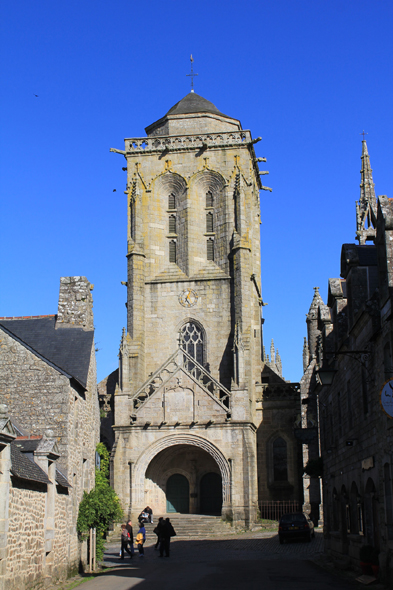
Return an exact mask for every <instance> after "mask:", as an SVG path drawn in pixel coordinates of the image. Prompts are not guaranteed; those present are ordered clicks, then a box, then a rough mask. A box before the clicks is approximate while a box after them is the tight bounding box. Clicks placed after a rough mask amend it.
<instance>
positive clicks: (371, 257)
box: [302, 141, 393, 584]
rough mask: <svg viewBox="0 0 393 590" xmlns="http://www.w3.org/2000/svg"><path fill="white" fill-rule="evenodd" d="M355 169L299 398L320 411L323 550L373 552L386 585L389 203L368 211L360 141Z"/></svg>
mask: <svg viewBox="0 0 393 590" xmlns="http://www.w3.org/2000/svg"><path fill="white" fill-rule="evenodd" d="M362 162H363V165H362V171H361V174H362V181H361V185H360V186H361V196H360V200H359V202H358V203H357V208H356V211H357V227H358V233H357V236H358V239H359V242H360V245H355V244H344V245H343V248H342V254H341V278H338V279H330V280H329V291H328V301H327V305H325V304H324V303H323V301H322V299H321V297H320V296H319V294H318V292H316V294H315V295H314V300H313V304H312V306H311V309H310V313H309V316H308V321H309V322H310V324H312V326H311V325H310V326H309V348H310V359H309V364H308V367H307V368H306V373H305V379H304V383H303V386H304V389H303V390H302V394H303V395H304V396H305V398H306V399H307V400H308V401H309V404H308V405H307V413H308V414H311V413H314V416H315V411H316V409H318V408H319V416H320V448H321V455H322V459H323V504H324V523H325V525H324V534H325V544H326V548H327V550H328V551H329V552H330V554H331V556H332V557H333V558H334V559H336V560H338V561H341V563H342V564H343V565H350V564H351V565H352V566H353V567H355V568H359V550H360V548H361V547H362V546H363V545H365V544H369V545H372V546H374V547H375V548H376V549H378V550H379V551H380V554H379V565H380V578H381V579H382V580H383V581H384V582H386V583H390V584H391V583H392V582H393V500H392V495H393V490H392V479H393V477H392V475H393V462H392V449H393V421H392V418H393V407H391V411H390V415H389V414H388V412H386V411H385V410H384V408H383V405H382V402H381V400H382V398H381V391H382V388H383V386H384V383H386V382H388V381H390V379H391V378H392V376H393V365H392V346H393V339H392V336H393V324H392V318H393V316H392V311H391V310H392V294H393V281H392V272H391V268H392V260H393V248H392V243H393V223H392V219H393V203H392V200H391V199H388V198H387V197H384V196H382V197H379V198H378V204H376V203H377V201H376V199H375V193H374V185H373V183H372V176H371V167H370V162H369V155H368V151H367V145H366V142H365V141H363V153H362ZM364 212H366V214H367V215H369V225H367V223H365V217H367V215H365V213H364ZM367 212H368V213H367ZM366 240H368V241H369V242H371V244H366V243H365V242H366ZM372 242H374V243H372ZM311 311H312V312H313V313H311ZM311 316H312V317H311ZM328 383H329V384H328ZM390 395H391V393H390V392H389V396H390ZM387 399H388V398H387ZM391 406H393V404H391ZM307 413H306V414H307ZM311 452H312V453H314V454H315V452H316V449H315V446H314V448H313V449H311Z"/></svg>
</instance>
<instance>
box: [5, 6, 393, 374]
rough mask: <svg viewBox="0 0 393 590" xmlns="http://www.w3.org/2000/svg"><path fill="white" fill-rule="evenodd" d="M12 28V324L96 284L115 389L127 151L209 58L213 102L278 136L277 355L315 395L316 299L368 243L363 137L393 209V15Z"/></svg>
mask: <svg viewBox="0 0 393 590" xmlns="http://www.w3.org/2000/svg"><path fill="white" fill-rule="evenodd" d="M0 21H1V80H2V89H1V93H0V101H1V105H0V107H1V111H0V112H1V132H0V133H1V178H0V182H1V185H0V188H1V225H0V248H1V262H2V264H1V273H0V315H6V316H20V315H40V314H51V313H56V312H57V299H58V289H59V279H60V276H69V275H85V276H86V277H87V278H88V279H89V280H90V281H91V282H92V283H94V284H95V288H94V292H93V296H94V311H95V324H96V342H97V347H98V348H99V349H100V350H99V352H98V355H97V361H98V378H99V379H102V378H103V377H104V376H105V375H107V374H108V373H109V372H111V371H112V370H113V369H115V368H116V366H117V353H118V347H119V341H120V336H121V330H122V327H123V326H124V325H125V322H126V313H125V312H126V309H125V305H124V303H125V300H126V291H125V287H123V286H122V285H121V284H120V281H122V280H123V281H124V280H126V258H125V253H126V198H125V195H124V194H123V191H124V189H125V181H126V173H125V172H123V171H122V170H121V168H122V166H124V165H125V161H124V159H123V158H122V157H121V156H118V155H115V154H111V153H109V148H110V147H116V148H119V149H122V148H123V138H124V137H138V136H142V135H144V128H145V127H146V126H147V125H148V124H150V123H152V122H153V121H155V120H156V119H158V118H159V117H161V116H162V115H163V114H164V113H165V112H166V111H167V110H168V109H169V108H170V107H171V106H172V105H173V104H175V103H176V102H177V101H178V100H180V99H181V98H183V96H185V95H186V94H187V93H188V92H189V78H187V77H186V74H187V73H188V72H189V63H190V62H189V56H190V54H191V53H192V54H193V56H194V59H195V71H196V72H198V74H199V76H198V77H197V78H196V81H195V90H196V92H197V93H198V94H201V95H202V96H204V97H205V98H207V99H208V100H210V101H212V102H213V103H214V104H215V105H216V106H217V107H218V108H219V109H220V110H221V111H222V112H223V113H226V114H228V115H231V116H233V117H236V118H239V119H240V120H241V122H242V125H243V128H245V129H251V131H252V134H253V136H254V137H257V136H259V135H261V136H262V137H263V141H262V142H260V143H259V144H258V145H257V146H256V152H257V155H258V156H265V157H267V164H266V166H263V167H265V169H267V170H269V171H270V175H269V176H265V177H264V183H265V184H267V185H268V186H271V187H272V188H273V193H268V192H262V193H261V209H262V221H263V223H262V226H261V247H262V288H263V297H264V299H265V301H267V302H268V304H269V305H268V306H267V307H265V308H264V315H265V319H266V321H265V345H266V347H267V349H268V348H269V346H270V340H271V338H274V341H275V343H276V346H277V347H278V349H279V351H280V354H281V357H282V361H283V372H284V376H285V377H286V378H287V379H291V380H293V381H298V380H299V379H300V378H301V375H302V345H303V337H304V336H305V334H306V324H305V314H306V313H307V311H308V308H309V306H310V303H311V299H312V296H313V287H314V286H319V287H320V288H321V295H322V297H323V299H324V300H325V301H326V294H327V281H328V278H329V277H336V276H339V273H340V251H341V244H342V243H345V242H347V243H348V242H349V243H351V242H353V241H354V237H355V201H356V200H357V199H358V197H359V182H360V174H359V171H360V165H361V161H360V155H361V136H360V135H359V133H360V132H361V131H362V130H363V129H365V131H366V132H368V136H367V141H368V148H369V153H370V157H371V165H372V167H373V169H374V182H375V185H376V191H377V194H387V195H388V196H390V197H393V166H392V155H393V98H392V97H393V72H392V64H393V35H392V30H393V3H392V2H391V1H390V0H389V1H388V0H374V1H373V2H370V1H364V0H356V1H355V0H345V1H343V0H328V1H326V0H323V1H322V0H266V1H263V0H259V1H252V2H251V1H247V0H245V1H243V2H238V1H236V2H235V1H234V0H226V1H221V0H220V1H217V0H210V1H209V2H207V1H205V0H202V1H201V0H200V1H199V2H190V1H188V0H179V1H174V0H169V1H167V2H158V1H157V0H151V1H145V2H136V1H130V0H128V1H123V0H111V1H110V2H109V1H108V0H107V1H106V2H104V1H102V0H96V1H95V2H81V1H80V0H78V1H75V0H68V1H67V2H53V0H52V1H50V2H49V1H46V0H45V1H43V0H35V1H34V2H31V1H30V0H29V1H19V0H14V1H13V2H3V3H2V4H1V8H0ZM35 94H37V95H38V98H36V97H35V96H34V95H35ZM113 189H116V192H113Z"/></svg>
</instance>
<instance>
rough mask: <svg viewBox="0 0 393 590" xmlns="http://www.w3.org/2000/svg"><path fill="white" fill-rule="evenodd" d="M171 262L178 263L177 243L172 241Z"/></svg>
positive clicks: (170, 246) (170, 244)
mask: <svg viewBox="0 0 393 590" xmlns="http://www.w3.org/2000/svg"><path fill="white" fill-rule="evenodd" d="M169 262H176V242H175V240H171V241H170V242H169Z"/></svg>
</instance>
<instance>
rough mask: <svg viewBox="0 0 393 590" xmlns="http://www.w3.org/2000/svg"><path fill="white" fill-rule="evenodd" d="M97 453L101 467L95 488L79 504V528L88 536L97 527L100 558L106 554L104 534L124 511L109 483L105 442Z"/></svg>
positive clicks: (83, 535) (97, 544)
mask: <svg viewBox="0 0 393 590" xmlns="http://www.w3.org/2000/svg"><path fill="white" fill-rule="evenodd" d="M96 450H97V453H98V454H99V455H100V458H101V465H100V468H99V469H97V468H96V482H95V486H94V488H93V489H92V490H91V491H90V492H89V493H87V492H84V493H83V499H82V502H81V503H80V504H79V513H78V521H77V525H76V527H77V530H78V533H79V534H80V536H81V537H82V538H86V537H87V535H88V532H89V529H90V528H95V529H96V539H97V543H96V558H97V560H100V559H102V558H103V555H104V536H105V534H106V533H107V531H108V528H109V524H110V523H111V522H112V521H114V520H120V519H121V518H122V516H123V511H122V509H121V506H120V501H119V498H118V497H117V495H116V494H115V492H114V490H113V489H112V488H111V487H110V485H109V479H108V476H109V451H108V449H107V448H106V447H105V445H104V444H103V443H99V444H98V445H97V449H96Z"/></svg>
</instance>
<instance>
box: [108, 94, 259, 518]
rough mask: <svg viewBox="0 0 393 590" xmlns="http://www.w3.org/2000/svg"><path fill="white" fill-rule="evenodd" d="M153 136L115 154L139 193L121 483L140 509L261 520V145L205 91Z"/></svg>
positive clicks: (123, 350)
mask: <svg viewBox="0 0 393 590" xmlns="http://www.w3.org/2000/svg"><path fill="white" fill-rule="evenodd" d="M146 134H147V137H143V138H131V139H126V140H125V151H120V150H112V151H115V152H118V153H121V154H123V155H124V156H125V158H126V160H127V195H128V238H127V260H128V279H127V329H126V330H123V336H122V340H121V346H120V354H119V359H120V363H119V383H118V387H117V389H116V392H115V396H114V404H115V405H114V427H113V428H114V431H115V443H114V446H113V450H112V461H113V474H114V475H113V477H114V479H113V484H114V487H115V490H116V491H117V493H118V495H119V497H120V499H121V502H122V505H123V507H124V508H125V510H126V511H127V512H128V513H130V514H131V513H133V514H134V513H139V512H140V510H142V509H143V508H144V506H145V505H146V504H149V505H150V506H152V507H153V508H154V511H155V512H156V513H165V512H190V513H204V514H208V513H216V514H222V515H223V516H227V517H228V518H230V519H233V521H234V522H238V523H243V524H246V525H247V524H248V523H250V522H252V521H254V520H255V517H256V513H257V501H258V489H257V444H256V442H257V426H258V424H259V423H260V421H261V419H260V418H257V415H258V412H257V400H258V399H259V401H260V399H261V397H262V385H261V368H262V330H261V328H262V320H261V317H262V314H261V310H262V298H261V281H260V268H261V264H260V237H259V229H260V228H259V226H260V202H259V191H260V189H262V188H265V187H262V184H261V180H260V172H259V169H258V163H257V162H258V159H257V158H256V156H255V152H254V143H256V141H258V140H259V138H258V139H257V140H252V137H251V133H250V131H248V130H243V129H242V126H241V124H240V121H238V120H237V119H234V118H232V117H229V116H227V115H224V114H222V113H221V112H220V111H219V110H218V109H217V108H216V107H215V106H214V105H213V104H212V103H211V102H209V101H207V100H205V99H204V98H202V97H201V96H198V95H197V94H195V93H193V92H191V93H190V94H188V95H187V96H186V97H185V98H183V100H181V101H180V102H178V103H177V104H176V105H175V106H173V107H172V108H171V109H170V110H169V111H168V112H167V114H166V115H164V116H163V117H162V118H161V119H159V120H158V121H156V122H154V123H152V124H151V125H149V126H148V127H147V128H146ZM259 160H262V159H261V158H259ZM263 160H264V159H263ZM269 190H270V189H269Z"/></svg>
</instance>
